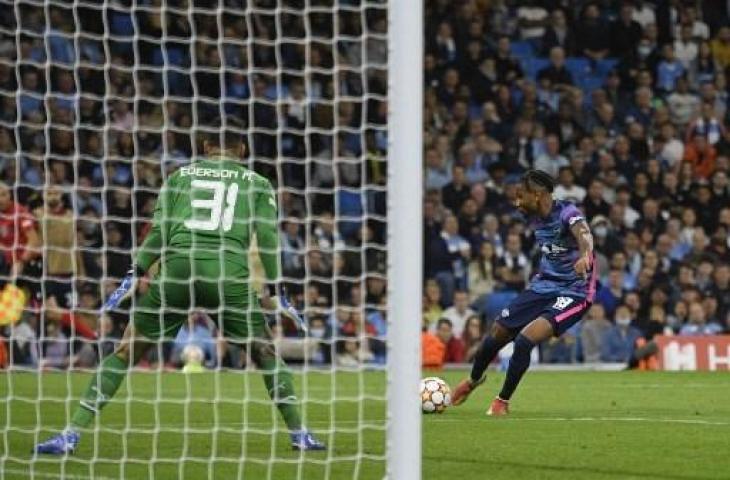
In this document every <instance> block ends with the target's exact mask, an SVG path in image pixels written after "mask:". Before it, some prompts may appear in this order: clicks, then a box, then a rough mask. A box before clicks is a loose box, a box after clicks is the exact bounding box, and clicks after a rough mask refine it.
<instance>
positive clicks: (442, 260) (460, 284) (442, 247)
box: [429, 214, 471, 305]
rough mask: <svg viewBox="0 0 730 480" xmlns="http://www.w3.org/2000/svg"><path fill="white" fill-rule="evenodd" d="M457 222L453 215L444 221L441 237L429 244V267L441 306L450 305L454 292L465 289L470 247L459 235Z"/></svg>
mask: <svg viewBox="0 0 730 480" xmlns="http://www.w3.org/2000/svg"><path fill="white" fill-rule="evenodd" d="M458 229H459V222H458V221H457V219H456V217H455V216H453V215H450V214H449V215H447V216H446V218H445V219H444V227H443V230H442V231H441V235H440V236H439V237H438V238H437V239H435V240H434V241H433V242H432V243H431V248H430V249H429V251H430V252H431V255H429V265H430V270H431V273H432V274H433V276H434V277H435V278H436V281H437V282H439V286H440V288H441V299H442V302H441V303H442V304H447V305H450V304H451V300H452V297H453V294H454V290H455V289H457V288H462V289H463V288H466V281H467V276H466V274H467V270H466V266H467V261H468V260H469V257H470V256H471V246H470V245H469V242H468V241H466V239H465V238H464V237H462V236H461V235H459V231H458Z"/></svg>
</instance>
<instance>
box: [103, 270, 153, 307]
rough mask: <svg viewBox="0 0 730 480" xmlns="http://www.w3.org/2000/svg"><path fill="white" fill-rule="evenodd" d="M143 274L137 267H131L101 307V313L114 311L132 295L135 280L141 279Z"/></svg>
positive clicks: (135, 283)
mask: <svg viewBox="0 0 730 480" xmlns="http://www.w3.org/2000/svg"><path fill="white" fill-rule="evenodd" d="M144 274H145V272H144V271H143V270H142V269H141V268H140V267H138V266H137V265H132V266H131V267H130V268H129V270H128V271H127V275H125V276H124V278H123V279H122V282H121V283H120V284H119V286H118V287H117V289H116V290H114V292H113V293H112V294H111V295H110V296H109V298H107V299H106V302H104V306H103V307H101V311H102V312H108V311H110V310H114V309H115V308H117V307H118V306H119V304H120V303H122V301H123V300H125V299H126V298H129V297H131V296H132V295H134V289H135V286H136V285H137V278H138V277H143V276H144Z"/></svg>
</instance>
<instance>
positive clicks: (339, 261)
mask: <svg viewBox="0 0 730 480" xmlns="http://www.w3.org/2000/svg"><path fill="white" fill-rule="evenodd" d="M0 10H1V14H0V181H1V182H3V183H2V185H0V248H2V252H1V253H2V255H0V257H2V259H1V260H0V284H2V285H0V292H7V294H6V297H0V298H1V299H3V300H0V302H5V303H0V323H2V322H11V320H13V321H14V320H15V319H11V318H10V317H11V313H12V312H11V307H12V301H13V299H14V298H16V297H14V295H15V292H16V291H17V290H16V289H15V288H14V287H18V288H19V289H20V290H21V291H23V292H26V294H27V295H28V298H27V302H25V310H24V312H23V314H22V317H21V318H20V319H19V320H17V322H15V323H13V324H12V325H9V324H5V325H2V326H0V329H1V330H0V332H2V336H0V366H1V367H4V368H7V369H8V372H7V373H6V374H5V375H4V376H3V379H2V382H0V418H2V421H0V425H2V426H1V427H0V428H1V431H2V437H1V439H0V441H1V442H2V449H1V450H2V453H1V456H0V478H25V477H29V478H60V477H68V478H90V477H93V478H109V477H110V478H183V477H184V478H380V477H382V475H383V472H384V461H385V456H384V455H385V441H384V436H385V433H384V428H385V407H384V399H385V384H384V375H383V374H382V372H381V371H379V370H380V369H378V368H372V367H378V366H379V365H383V364H384V362H385V356H386V355H385V343H384V337H385V325H386V322H385V304H386V303H385V301H386V299H385V273H386V255H385V235H386V232H385V215H386V211H385V208H386V207H385V183H386V163H385V148H386V116H387V105H386V93H387V92H386V91H387V65H386V63H387V39H386V27H387V4H386V2H385V1H384V0H371V1H365V0H341V1H336V2H335V1H331V0H278V1H277V0H250V1H245V0H240V1H235V0H218V1H215V0H207V1H193V0H127V1H105V2H103V3H101V2H90V1H74V2H70V1H69V2H66V1H53V0H49V1H45V2H44V1H34V0H16V1H9V0H0ZM221 118H236V119H238V121H239V122H240V123H242V124H243V126H244V127H245V129H246V139H247V142H246V143H247V144H248V148H249V151H250V155H248V156H247V158H246V160H244V163H245V164H246V165H247V166H248V167H250V168H252V169H254V170H255V171H257V172H259V173H261V174H263V175H264V176H266V177H267V178H269V179H270V180H271V182H272V184H273V185H274V186H275V188H276V191H277V194H278V199H277V201H278V208H279V217H280V244H281V265H282V277H283V278H282V280H283V283H284V284H285V285H286V286H287V288H288V291H289V293H290V297H291V298H292V299H293V300H294V303H295V304H296V305H297V306H298V307H299V308H300V309H301V310H302V311H303V312H304V314H305V317H306V319H307V322H308V323H309V328H310V337H308V338H303V337H302V336H301V335H300V334H298V333H297V332H296V330H294V329H292V328H291V325H289V324H286V323H282V322H280V321H277V322H275V323H274V324H272V325H271V327H272V330H273V334H274V336H275V339H276V343H277V345H278V348H279V351H280V353H281V354H282V356H284V358H285V359H286V360H287V361H288V362H289V363H290V364H292V365H293V366H294V367H293V368H294V371H295V379H296V389H297V393H298V395H299V398H300V400H301V402H302V416H303V419H304V422H305V423H306V425H307V426H308V427H310V429H312V430H313V431H314V432H315V433H317V434H318V436H319V437H321V439H322V440H323V441H324V442H325V443H327V444H328V446H329V450H328V451H327V452H326V453H320V454H318V455H312V454H307V455H306V456H305V455H299V454H296V453H291V451H290V449H289V438H288V436H287V435H286V432H287V430H286V427H285V425H284V423H283V422H282V421H281V419H280V418H279V416H278V412H277V410H276V408H274V407H273V406H272V404H271V402H270V401H269V400H268V397H267V396H266V392H265V389H264V388H263V384H262V382H261V380H260V378H259V374H258V373H257V372H256V371H254V370H253V369H252V366H251V365H246V363H247V362H246V356H245V355H244V354H243V353H242V350H241V349H240V348H237V347H236V345H234V344H233V342H228V341H227V340H228V339H224V338H220V336H219V332H218V331H217V330H216V323H215V321H211V320H209V319H207V318H206V316H205V315H203V314H201V313H199V312H191V317H193V321H191V323H190V326H185V327H184V328H183V329H182V330H181V332H182V333H180V334H179V335H178V336H177V337H176V338H174V339H172V340H170V341H167V342H161V343H160V344H159V345H158V346H157V348H155V349H153V351H152V352H151V353H150V354H148V355H146V356H145V357H144V358H143V359H142V361H141V363H140V364H139V367H138V368H137V369H136V370H135V371H134V372H133V373H131V374H130V375H129V376H128V377H127V379H126V380H125V381H124V382H123V383H122V387H121V388H120V390H119V392H118V393H117V395H116V396H115V397H114V398H113V399H112V400H111V402H110V403H109V405H108V406H107V407H106V409H105V410H104V412H103V413H102V414H101V415H100V416H99V417H98V418H97V419H96V421H95V422H94V423H92V426H91V429H92V431H90V432H85V433H84V434H83V436H82V443H81V447H80V449H79V450H78V452H77V454H76V455H75V456H73V457H67V458H61V459H58V458H49V457H42V456H38V455H30V454H29V452H30V450H31V448H32V446H33V445H34V444H36V443H37V442H38V441H40V440H43V439H44V438H46V437H47V436H48V434H50V433H52V432H55V431H58V430H59V429H61V428H63V427H64V426H66V425H68V424H69V422H70V419H71V417H72V414H73V412H74V410H75V409H76V406H77V404H78V401H79V398H80V396H81V395H82V393H83V391H84V388H85V385H86V384H87V383H88V381H89V378H90V376H89V375H88V373H84V370H85V369H86V371H87V372H88V371H93V370H94V369H95V368H96V367H97V365H98V363H99V359H100V358H102V357H103V356H105V355H108V354H109V353H111V352H112V351H113V349H114V348H115V346H116V345H117V344H118V342H119V339H120V336H121V334H122V332H123V330H124V327H125V325H126V323H127V322H128V321H129V312H128V311H126V310H124V309H118V310H116V311H114V312H112V313H111V314H108V315H103V316H101V317H100V316H99V315H98V314H97V312H98V311H99V307H100V306H101V303H102V302H103V300H104V299H105V298H107V297H108V295H109V294H110V293H111V291H112V290H113V289H114V288H115V287H116V285H117V284H118V283H119V281H120V279H121V278H122V277H124V275H125V273H126V271H127V268H129V265H130V264H131V263H132V261H133V257H134V255H133V254H134V252H135V249H136V248H137V247H138V246H139V245H140V244H141V242H142V240H143V239H144V238H145V236H146V235H147V234H148V233H149V230H150V224H151V217H152V212H153V208H154V204H155V201H156V199H157V196H158V195H159V189H160V186H161V185H162V183H163V182H164V181H165V179H166V178H167V177H168V176H169V175H170V174H171V173H172V172H174V171H176V170H177V169H178V168H180V167H181V166H184V165H187V164H188V163H190V162H191V160H196V159H199V158H200V157H201V156H202V152H201V151H200V145H198V143H197V142H196V141H195V138H196V137H195V134H196V132H197V131H198V129H199V128H204V127H206V126H209V125H215V124H218V122H220V119H221ZM256 259H257V258H256V256H255V251H254V252H253V253H252V254H251V255H250V261H251V264H252V265H254V266H255V267H256V268H253V269H252V270H253V271H254V274H253V277H255V278H254V283H255V284H257V285H258V284H259V283H260V281H261V276H262V273H261V269H260V267H259V266H258V265H257V262H256ZM3 314H4V316H3ZM95 335H98V339H93V338H91V339H90V338H86V337H93V336H95ZM249 363H250V362H249ZM300 367H301V368H300ZM199 370H202V371H203V373H196V372H197V371H199ZM183 371H184V372H185V373H183Z"/></svg>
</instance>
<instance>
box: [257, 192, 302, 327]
mask: <svg viewBox="0 0 730 480" xmlns="http://www.w3.org/2000/svg"><path fill="white" fill-rule="evenodd" d="M254 201H255V205H254V225H255V229H256V242H257V245H258V248H259V258H260V259H261V264H262V265H263V267H264V273H265V274H266V282H267V285H266V288H264V291H263V293H262V295H261V306H262V307H263V308H264V309H266V310H269V311H276V310H280V311H281V313H282V314H284V315H285V316H286V317H287V318H289V319H290V320H291V321H293V322H294V323H295V325H296V326H297V328H299V329H301V330H303V331H306V325H305V323H304V319H303V318H302V317H301V315H299V312H297V310H296V309H295V308H294V307H293V306H292V305H291V304H290V303H289V300H288V299H287V297H286V292H284V291H283V290H282V289H281V288H280V286H279V285H278V280H279V222H278V214H277V208H276V197H275V196H274V190H273V188H271V184H270V183H269V182H268V181H267V182H265V184H262V186H261V187H260V188H259V189H258V191H256V193H255V200H254Z"/></svg>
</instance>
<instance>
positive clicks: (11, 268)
mask: <svg viewBox="0 0 730 480" xmlns="http://www.w3.org/2000/svg"><path fill="white" fill-rule="evenodd" d="M40 246H41V240H40V238H39V237H38V232H37V231H36V225H35V221H34V219H33V216H32V215H31V214H30V213H29V212H28V209H27V208H26V207H25V206H23V205H21V204H20V203H18V202H15V201H13V198H12V192H11V190H10V188H9V187H8V186H7V185H6V184H5V183H2V182H0V276H5V277H6V278H7V277H8V276H9V277H10V278H16V277H17V276H19V275H21V274H22V273H23V271H24V270H25V267H26V265H27V264H28V263H29V262H30V261H32V260H33V259H34V258H36V257H37V256H38V254H39V252H38V248H39V247H40Z"/></svg>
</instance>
